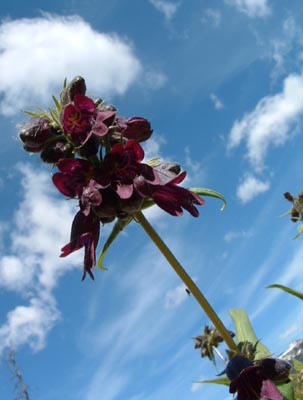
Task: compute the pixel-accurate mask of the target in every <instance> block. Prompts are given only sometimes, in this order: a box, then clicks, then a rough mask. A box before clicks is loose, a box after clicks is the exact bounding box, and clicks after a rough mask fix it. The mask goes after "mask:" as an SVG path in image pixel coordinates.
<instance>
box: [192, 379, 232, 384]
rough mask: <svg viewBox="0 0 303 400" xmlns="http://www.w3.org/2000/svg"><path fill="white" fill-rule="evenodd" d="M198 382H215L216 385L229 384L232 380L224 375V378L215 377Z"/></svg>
mask: <svg viewBox="0 0 303 400" xmlns="http://www.w3.org/2000/svg"><path fill="white" fill-rule="evenodd" d="M196 383H214V384H216V385H225V386H229V384H230V381H229V379H228V378H227V377H222V378H215V379H207V380H205V381H197V382H196Z"/></svg>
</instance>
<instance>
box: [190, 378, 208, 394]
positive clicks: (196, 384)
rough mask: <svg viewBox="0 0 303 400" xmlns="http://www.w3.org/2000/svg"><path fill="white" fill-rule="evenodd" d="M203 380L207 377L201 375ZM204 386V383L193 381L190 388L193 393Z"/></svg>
mask: <svg viewBox="0 0 303 400" xmlns="http://www.w3.org/2000/svg"><path fill="white" fill-rule="evenodd" d="M203 380H205V377H201V381H203ZM202 388H203V383H200V382H193V383H192V384H191V388H190V390H191V391H192V392H193V393H196V392H198V391H199V390H201V389H202Z"/></svg>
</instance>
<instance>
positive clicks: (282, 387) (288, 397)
mask: <svg viewBox="0 0 303 400" xmlns="http://www.w3.org/2000/svg"><path fill="white" fill-rule="evenodd" d="M276 386H277V388H278V390H279V392H280V393H281V394H282V396H283V399H284V400H296V399H295V393H294V387H293V384H292V382H291V381H290V382H287V383H277V384H276Z"/></svg>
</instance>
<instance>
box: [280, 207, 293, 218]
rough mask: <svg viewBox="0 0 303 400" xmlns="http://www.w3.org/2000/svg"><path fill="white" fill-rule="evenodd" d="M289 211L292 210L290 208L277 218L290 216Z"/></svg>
mask: <svg viewBox="0 0 303 400" xmlns="http://www.w3.org/2000/svg"><path fill="white" fill-rule="evenodd" d="M291 211H292V208H290V209H289V210H288V211H286V212H285V213H284V214H282V215H278V218H283V217H286V216H287V215H290V214H291Z"/></svg>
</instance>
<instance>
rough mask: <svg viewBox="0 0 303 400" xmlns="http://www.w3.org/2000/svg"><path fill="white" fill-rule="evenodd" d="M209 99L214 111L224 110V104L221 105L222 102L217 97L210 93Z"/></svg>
mask: <svg viewBox="0 0 303 400" xmlns="http://www.w3.org/2000/svg"><path fill="white" fill-rule="evenodd" d="M210 99H211V101H212V102H213V104H214V106H215V109H216V110H221V109H222V108H224V104H223V103H222V101H221V100H220V99H219V98H218V96H216V95H215V94H214V93H212V94H211V95H210Z"/></svg>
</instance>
